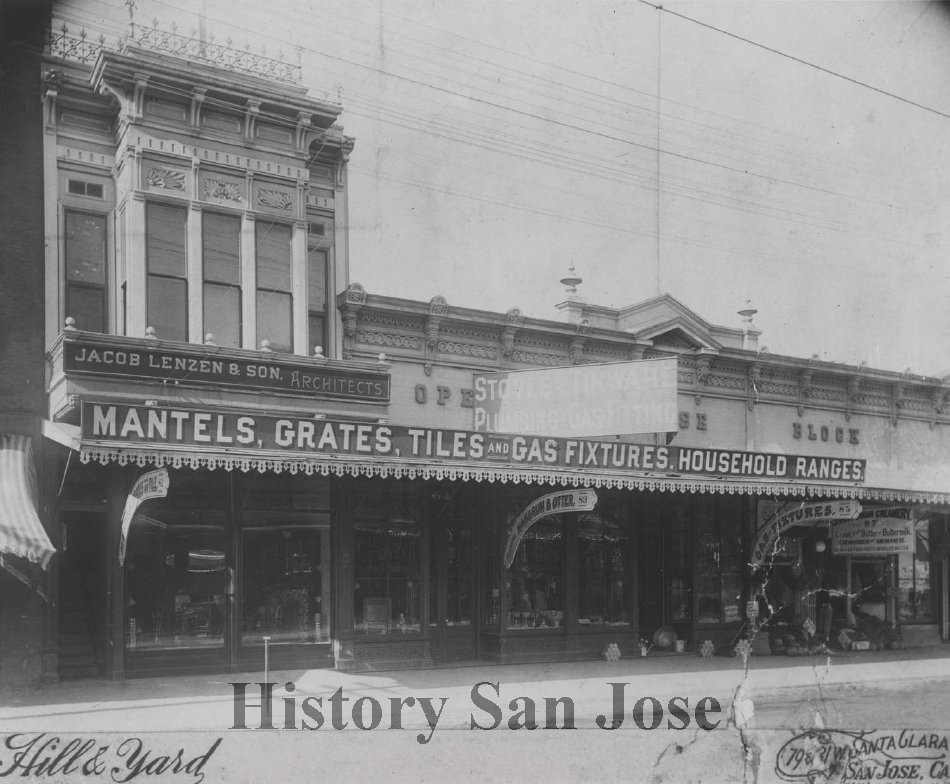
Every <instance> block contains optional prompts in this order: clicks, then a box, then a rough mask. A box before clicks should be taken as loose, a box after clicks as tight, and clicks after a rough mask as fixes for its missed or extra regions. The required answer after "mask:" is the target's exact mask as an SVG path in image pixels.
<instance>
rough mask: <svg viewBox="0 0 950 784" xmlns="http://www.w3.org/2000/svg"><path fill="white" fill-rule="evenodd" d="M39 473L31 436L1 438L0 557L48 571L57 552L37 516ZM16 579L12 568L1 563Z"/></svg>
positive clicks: (3, 562) (2, 436)
mask: <svg viewBox="0 0 950 784" xmlns="http://www.w3.org/2000/svg"><path fill="white" fill-rule="evenodd" d="M35 498H36V469H35V467H34V465H33V447H32V443H31V440H30V438H29V437H28V436H17V435H5V434H0V556H4V557H5V556H15V557H17V558H22V559H24V560H26V561H28V562H30V563H33V564H37V565H39V566H40V567H41V568H42V569H45V568H46V567H47V566H48V565H49V560H50V558H52V557H53V553H55V552H56V548H55V547H53V544H52V542H50V540H49V537H48V536H47V535H46V531H45V529H44V528H43V524H42V523H41V522H40V518H39V516H38V515H37V513H36V501H35ZM0 564H2V565H3V566H4V568H6V569H7V571H9V572H10V573H11V574H14V576H15V577H17V579H20V577H19V576H18V575H17V574H15V573H14V571H17V572H19V571H21V570H19V569H16V567H15V566H14V565H13V564H9V563H7V562H6V561H5V560H4V561H0Z"/></svg>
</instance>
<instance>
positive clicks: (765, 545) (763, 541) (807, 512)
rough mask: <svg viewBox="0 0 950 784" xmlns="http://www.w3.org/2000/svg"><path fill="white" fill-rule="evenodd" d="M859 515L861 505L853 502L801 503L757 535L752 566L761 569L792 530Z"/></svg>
mask: <svg viewBox="0 0 950 784" xmlns="http://www.w3.org/2000/svg"><path fill="white" fill-rule="evenodd" d="M859 514H861V504H859V503H858V502H857V501H854V500H852V499H847V500H844V501H827V502H823V503H820V504H800V505H799V506H796V507H795V508H794V509H790V510H788V511H787V512H782V513H781V514H779V515H776V516H775V517H773V518H772V519H771V520H770V521H768V522H767V523H766V524H765V525H764V526H763V527H762V528H761V529H759V531H758V533H757V534H756V536H755V542H754V543H753V545H752V567H753V568H756V567H759V566H761V565H762V564H763V563H765V562H766V561H767V560H768V559H769V557H770V556H772V555H773V554H774V553H775V552H776V549H777V546H778V542H779V538H780V537H781V536H782V534H783V533H785V531H787V530H788V529H789V528H794V527H795V526H797V525H812V524H814V523H818V522H827V521H830V520H853V519H854V518H856V517H857V516H858V515H859Z"/></svg>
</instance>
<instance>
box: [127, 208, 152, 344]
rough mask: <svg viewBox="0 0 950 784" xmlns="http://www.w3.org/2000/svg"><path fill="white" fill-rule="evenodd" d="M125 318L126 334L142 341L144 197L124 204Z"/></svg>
mask: <svg viewBox="0 0 950 784" xmlns="http://www.w3.org/2000/svg"><path fill="white" fill-rule="evenodd" d="M125 258H126V265H125V270H126V275H127V277H126V315H125V322H126V325H127V327H128V334H129V335H130V336H132V337H136V338H141V337H145V328H146V327H147V326H149V324H148V271H147V270H146V268H145V263H146V258H145V197H144V196H143V195H142V194H141V193H133V194H132V196H131V198H129V199H128V201H127V202H126V225H125Z"/></svg>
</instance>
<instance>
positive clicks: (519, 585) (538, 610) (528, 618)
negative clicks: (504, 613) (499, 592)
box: [508, 518, 564, 629]
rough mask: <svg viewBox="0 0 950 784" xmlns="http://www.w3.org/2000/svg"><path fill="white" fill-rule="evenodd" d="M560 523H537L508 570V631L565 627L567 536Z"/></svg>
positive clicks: (550, 520)
mask: <svg viewBox="0 0 950 784" xmlns="http://www.w3.org/2000/svg"><path fill="white" fill-rule="evenodd" d="M562 528H563V526H562V524H561V522H560V521H557V520H553V519H551V518H547V519H545V520H541V521H540V522H537V523H535V524H534V525H533V526H532V527H531V528H530V529H529V530H528V532H527V533H526V534H525V535H524V538H523V539H522V540H521V544H520V545H519V546H518V551H517V553H516V554H515V559H514V561H513V562H512V564H511V568H510V569H508V628H509V629H533V628H550V627H558V626H563V624H564V591H563V586H562V584H561V583H562V575H563V574H564V536H563V530H562Z"/></svg>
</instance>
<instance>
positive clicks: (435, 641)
mask: <svg viewBox="0 0 950 784" xmlns="http://www.w3.org/2000/svg"><path fill="white" fill-rule="evenodd" d="M476 553H477V548H476V545H475V532H474V531H473V530H472V529H471V527H469V525H468V524H466V523H464V522H457V521H447V522H445V523H443V524H442V525H438V526H437V527H434V528H433V530H432V535H431V538H430V541H429V647H430V654H431V656H432V661H433V662H434V663H436V664H448V663H453V664H459V663H463V662H472V661H477V660H478V657H479V650H478V633H477V622H476V619H477V618H478V608H477V607H476V603H477V600H476V597H477V596H478V592H477V591H476V572H477V570H476V569H475V564H476V563H477V561H476Z"/></svg>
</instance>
